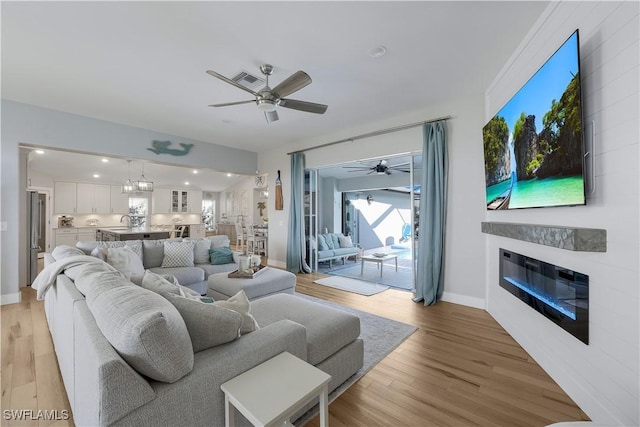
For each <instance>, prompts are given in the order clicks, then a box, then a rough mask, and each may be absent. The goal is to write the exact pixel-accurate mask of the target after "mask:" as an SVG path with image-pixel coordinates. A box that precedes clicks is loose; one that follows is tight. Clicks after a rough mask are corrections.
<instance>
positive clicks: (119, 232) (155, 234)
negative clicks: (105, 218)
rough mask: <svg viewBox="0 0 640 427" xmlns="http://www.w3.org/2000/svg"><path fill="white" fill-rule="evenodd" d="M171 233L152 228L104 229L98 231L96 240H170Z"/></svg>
mask: <svg viewBox="0 0 640 427" xmlns="http://www.w3.org/2000/svg"><path fill="white" fill-rule="evenodd" d="M169 234H170V232H169V231H167V230H164V231H163V230H152V229H150V228H128V227H114V228H109V227H104V228H98V229H97V230H96V240H99V241H105V242H109V241H116V240H155V239H168V238H169Z"/></svg>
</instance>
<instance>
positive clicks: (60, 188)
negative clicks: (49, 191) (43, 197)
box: [53, 181, 76, 214]
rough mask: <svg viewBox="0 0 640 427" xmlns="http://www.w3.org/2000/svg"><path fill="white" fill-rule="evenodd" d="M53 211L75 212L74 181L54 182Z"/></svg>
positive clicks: (58, 212)
mask: <svg viewBox="0 0 640 427" xmlns="http://www.w3.org/2000/svg"><path fill="white" fill-rule="evenodd" d="M53 197H54V203H53V205H54V211H55V212H54V213H56V214H73V213H76V183H75V182H63V181H56V182H55V184H54V193H53Z"/></svg>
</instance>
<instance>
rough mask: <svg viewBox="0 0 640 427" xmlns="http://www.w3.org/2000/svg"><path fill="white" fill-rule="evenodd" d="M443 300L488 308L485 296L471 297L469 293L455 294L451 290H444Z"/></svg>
mask: <svg viewBox="0 0 640 427" xmlns="http://www.w3.org/2000/svg"><path fill="white" fill-rule="evenodd" d="M442 301H446V302H451V303H454V304H460V305H466V306H467V307H473V308H479V309H481V310H486V302H485V300H484V299H483V298H476V297H470V296H467V295H460V294H454V293H451V292H443V293H442Z"/></svg>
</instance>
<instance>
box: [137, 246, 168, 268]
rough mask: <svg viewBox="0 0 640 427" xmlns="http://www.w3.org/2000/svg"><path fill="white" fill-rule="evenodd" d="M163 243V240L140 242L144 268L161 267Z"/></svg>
mask: <svg viewBox="0 0 640 427" xmlns="http://www.w3.org/2000/svg"><path fill="white" fill-rule="evenodd" d="M164 242H165V239H160V240H143V241H142V263H143V264H144V267H145V268H154V267H160V266H161V265H162V260H163V259H164Z"/></svg>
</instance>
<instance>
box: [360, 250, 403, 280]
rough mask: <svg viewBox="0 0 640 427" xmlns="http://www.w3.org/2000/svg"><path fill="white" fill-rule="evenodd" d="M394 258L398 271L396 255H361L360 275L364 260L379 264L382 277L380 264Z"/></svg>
mask: <svg viewBox="0 0 640 427" xmlns="http://www.w3.org/2000/svg"><path fill="white" fill-rule="evenodd" d="M390 260H395V262H396V271H398V256H397V255H393V254H386V255H385V256H375V255H362V256H361V257H360V262H361V264H360V275H362V273H364V262H365V261H367V262H376V263H378V265H379V266H380V277H382V266H383V265H384V262H385V261H390Z"/></svg>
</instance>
